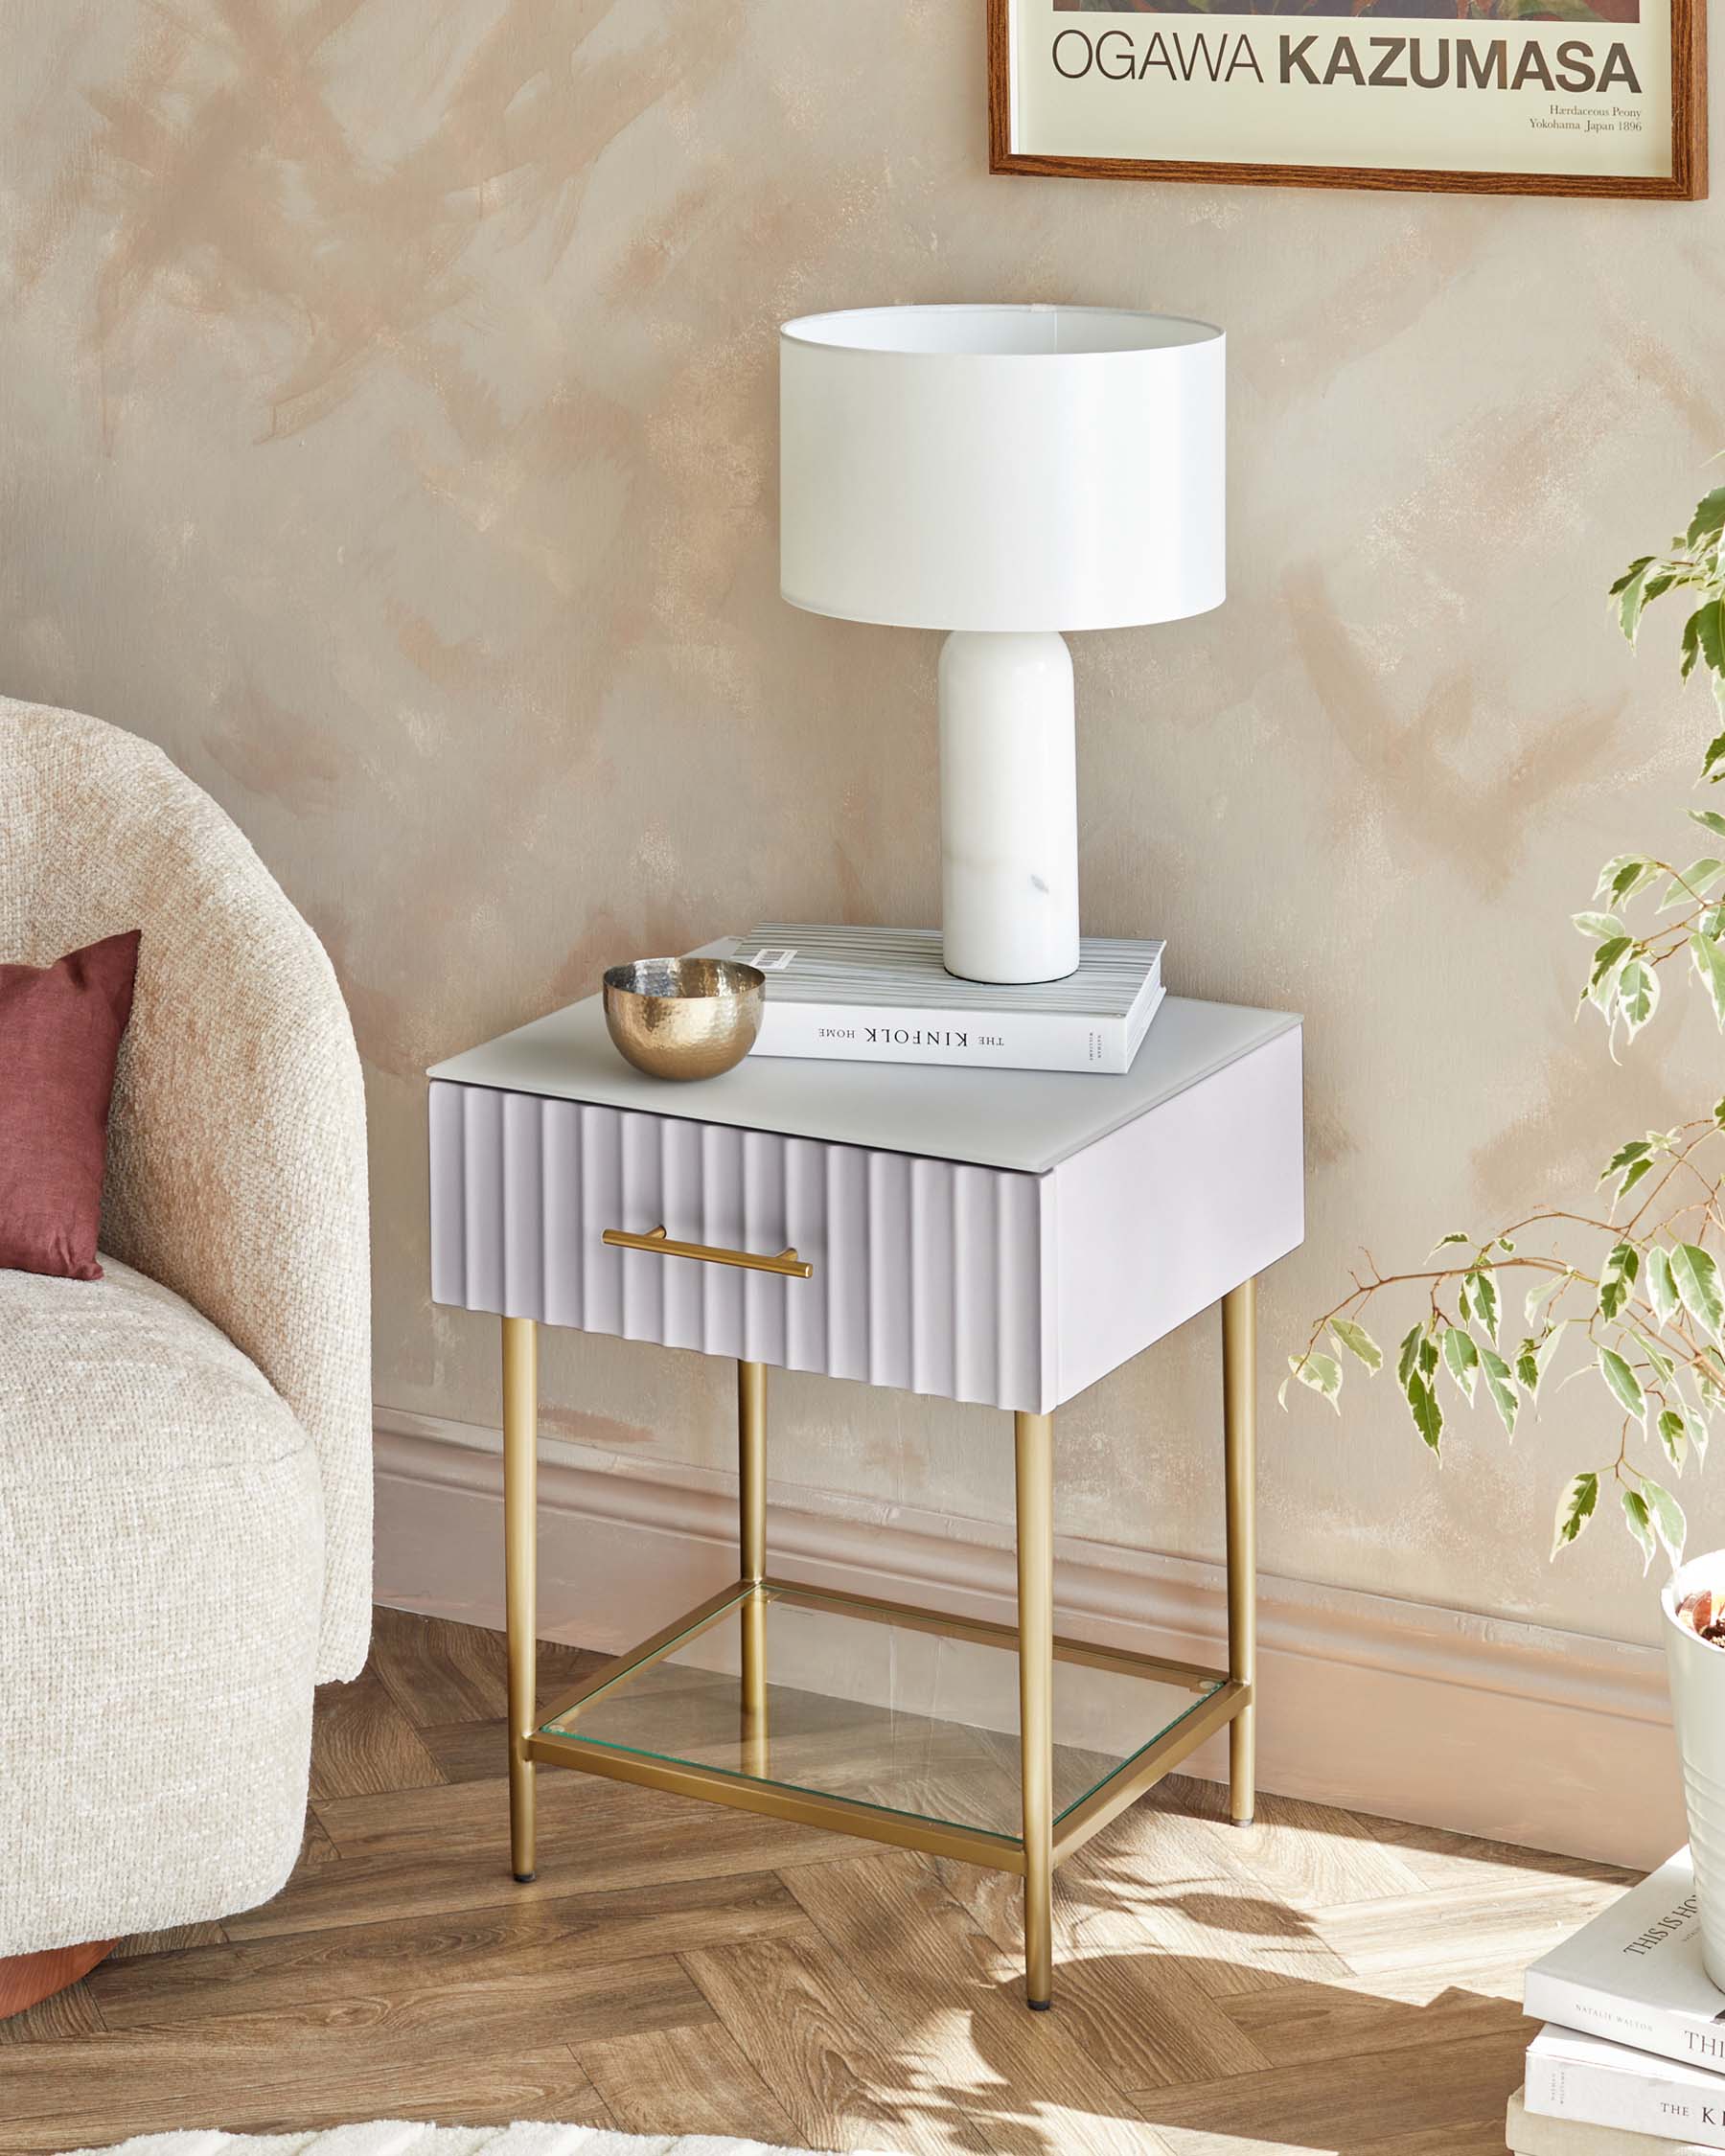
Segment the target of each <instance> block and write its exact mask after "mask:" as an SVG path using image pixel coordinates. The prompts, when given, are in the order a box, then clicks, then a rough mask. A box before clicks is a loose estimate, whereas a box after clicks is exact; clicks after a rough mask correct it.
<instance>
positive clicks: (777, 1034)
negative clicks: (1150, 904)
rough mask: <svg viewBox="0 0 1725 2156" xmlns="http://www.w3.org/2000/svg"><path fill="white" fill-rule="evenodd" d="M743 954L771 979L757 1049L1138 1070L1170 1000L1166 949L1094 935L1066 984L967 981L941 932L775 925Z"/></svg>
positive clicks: (832, 1056)
mask: <svg viewBox="0 0 1725 2156" xmlns="http://www.w3.org/2000/svg"><path fill="white" fill-rule="evenodd" d="M735 955H736V956H737V957H738V958H741V959H743V960H744V961H745V962H746V963H747V964H748V965H751V966H759V967H760V969H761V971H762V972H763V973H764V974H765V975H766V976H767V1004H766V1011H765V1013H764V1015H763V1017H762V1021H761V1030H760V1033H759V1035H758V1037H757V1038H756V1041H755V1044H754V1049H753V1053H754V1054H755V1055H757V1056H810V1057H817V1058H820V1059H823V1060H826V1061H831V1062H841V1063H932V1064H953V1065H961V1066H963V1067H967V1068H973V1069H976V1068H980V1069H997V1070H1084V1071H1095V1072H1100V1073H1106V1074H1111V1075H1114V1076H1116V1077H1117V1076H1121V1075H1123V1074H1124V1073H1125V1072H1126V1071H1128V1070H1130V1069H1131V1067H1132V1059H1133V1057H1134V1056H1136V1055H1137V1053H1138V1048H1139V1046H1140V1044H1142V1042H1143V1038H1144V1035H1145V1033H1146V1031H1147V1030H1148V1028H1149V1024H1150V1021H1151V1020H1152V1019H1153V1018H1154V1017H1155V1016H1156V1010H1157V1006H1158V1005H1159V1004H1160V1003H1161V999H1162V981H1161V956H1162V946H1161V944H1160V943H1155V942H1136V941H1130V940H1126V939H1123V938H1115V937H1110V936H1086V937H1084V938H1083V940H1082V941H1081V942H1080V944H1079V947H1078V970H1077V972H1076V973H1073V974H1069V975H1067V976H1066V978H1065V979H1064V980H1046V981H1029V982H1025V983H1023V984H1022V985H1000V984H997V983H994V982H989V981H977V980H960V979H958V978H957V977H956V975H953V974H949V973H948V972H947V970H946V968H945V966H944V965H943V964H942V963H941V942H940V931H939V929H852V928H823V927H819V926H816V925H813V924H809V923H796V922H780V921H768V922H763V923H761V924H760V925H759V926H758V927H756V928H753V929H750V930H749V932H748V933H747V935H746V936H739V937H738V938H737V939H736V945H735Z"/></svg>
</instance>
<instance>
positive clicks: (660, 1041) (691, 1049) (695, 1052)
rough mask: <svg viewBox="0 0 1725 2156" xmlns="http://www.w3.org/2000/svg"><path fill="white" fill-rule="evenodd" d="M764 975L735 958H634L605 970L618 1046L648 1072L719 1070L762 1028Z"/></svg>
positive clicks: (709, 1074) (696, 1074)
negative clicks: (606, 971) (627, 962)
mask: <svg viewBox="0 0 1725 2156" xmlns="http://www.w3.org/2000/svg"><path fill="white" fill-rule="evenodd" d="M766 993H767V976H766V975H765V974H763V973H762V972H761V971H760V969H759V968H758V967H755V966H744V965H740V964H739V963H738V962H737V960H736V959H734V958H632V959H631V960H630V962H629V964H628V965H626V966H613V967H611V969H610V970H609V973H608V974H607V975H606V976H605V1022H606V1024H607V1026H608V1027H609V1029H610V1037H611V1039H612V1040H613V1041H614V1042H615V1043H616V1044H617V1053H618V1054H619V1055H620V1056H622V1057H623V1059H624V1061H625V1062H627V1063H632V1064H633V1065H634V1067H635V1068H636V1069H637V1070H644V1071H646V1072H647V1074H648V1076H649V1077H652V1078H717V1077H718V1075H719V1073H720V1072H721V1071H722V1070H730V1069H732V1068H734V1067H735V1066H736V1065H738V1064H740V1063H741V1062H742V1061H743V1058H744V1057H745V1056H746V1055H747V1053H748V1051H749V1049H750V1048H752V1047H753V1046H754V1044H755V1035H756V1034H757V1033H759V1031H760V1030H761V1007H762V1004H763V1002H764V1001H765V999H766Z"/></svg>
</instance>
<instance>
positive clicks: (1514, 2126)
mask: <svg viewBox="0 0 1725 2156" xmlns="http://www.w3.org/2000/svg"><path fill="white" fill-rule="evenodd" d="M1507 2139H1508V2143H1509V2146H1510V2148H1511V2150H1512V2151H1513V2152H1514V2156H1711V2152H1710V2151H1708V2150H1705V2149H1704V2148H1703V2147H1702V2146H1701V2145H1700V2144H1699V2143H1697V2142H1692V2141H1665V2140H1662V2139H1661V2138H1660V2137H1659V2136H1658V2135H1655V2134H1632V2133H1627V2132H1625V2131H1624V2130H1623V2128H1622V2126H1589V2125H1586V2124H1584V2123H1583V2122H1582V2121H1580V2120H1579V2119H1536V2118H1535V2117H1534V2116H1533V2114H1532V2113H1531V2112H1530V2110H1529V2109H1528V2106H1527V2103H1526V2101H1525V2100H1524V2099H1523V2095H1522V2092H1521V2090H1520V2089H1517V2090H1516V2092H1515V2094H1514V2095H1513V2096H1512V2097H1511V2098H1510V2099H1509V2123H1508V2132H1507Z"/></svg>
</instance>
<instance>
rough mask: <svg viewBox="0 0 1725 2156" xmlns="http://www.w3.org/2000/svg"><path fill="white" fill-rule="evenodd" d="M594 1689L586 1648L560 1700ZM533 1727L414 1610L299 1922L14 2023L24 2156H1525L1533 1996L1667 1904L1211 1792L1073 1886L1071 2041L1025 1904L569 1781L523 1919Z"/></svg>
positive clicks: (495, 1668)
mask: <svg viewBox="0 0 1725 2156" xmlns="http://www.w3.org/2000/svg"><path fill="white" fill-rule="evenodd" d="M588 1665H589V1658H586V1657H582V1656H579V1655H577V1654H575V1653H574V1652H573V1650H571V1649H569V1648H566V1647H548V1648H547V1649H546V1650H545V1652H544V1657H543V1661H542V1663H541V1667H542V1671H543V1676H544V1681H545V1686H546V1689H547V1691H552V1690H557V1689H561V1688H566V1686H568V1684H569V1683H570V1682H571V1681H572V1675H573V1673H574V1672H575V1671H577V1670H578V1669H580V1668H583V1667H586V1666H588ZM503 1705H504V1676H503V1655H502V1642H501V1640H500V1639H499V1638H498V1636H497V1635H495V1634H494V1633H489V1632H481V1631H476V1630H474V1629H472V1628H471V1627H467V1626H462V1625H454V1624H449V1623H444V1622H440V1621H437V1620H433V1619H429V1618H424V1617H407V1616H403V1615H401V1614H400V1613H397V1612H395V1611H390V1610H380V1611H379V1612H378V1630H377V1638H376V1643H375V1646H374V1650H373V1654H372V1660H371V1664H370V1667H369V1668H368V1670H367V1672H366V1674H365V1675H364V1676H363V1677H362V1678H361V1679H360V1680H359V1682H358V1683H357V1684H356V1685H352V1686H336V1687H331V1688H330V1689H329V1690H328V1691H327V1692H326V1693H325V1694H324V1695H323V1696H322V1698H321V1700H320V1703H319V1712H318V1721H317V1737H316V1749H315V1756H314V1760H313V1765H312V1777H311V1816H310V1819H309V1820H308V1823H307V1830H306V1846H305V1851H304V1854H303V1856H302V1858H301V1861H300V1865H299V1869H298V1870H297V1871H296V1872H295V1874H294V1876H293V1878H292V1880H291V1881H290V1882H289V1883H288V1886H287V1887H286V1888H285V1889H284V1891H283V1892H281V1893H280V1894H279V1895H278V1896H277V1897H276V1899H275V1900H274V1901H272V1902H270V1903H268V1904H267V1905H266V1906H265V1907H264V1908H262V1909H254V1910H250V1911H247V1912H246V1913H245V1914H244V1915H239V1916H234V1917H230V1918H229V1919H228V1920H227V1921H226V1922H225V1923H223V1924H219V1925H216V1924H208V1925H200V1926H197V1927H196V1928H195V1929H194V1930H192V1931H189V1932H186V1933H179V1934H169V1935H163V1936H159V1937H156V1938H142V1939H133V1940H129V1941H127V1944H126V1945H125V1947H124V1948H123V1950H122V1952H121V1953H120V1954H119V1955H118V1956H116V1957H115V1958H114V1959H113V1960H112V1961H108V1962H105V1963H104V1964H103V1966H101V1967H100V1968H98V1969H97V1970H96V1971H95V1972H94V1973H93V1975H92V1976H91V1977H90V1978H89V1979H88V1980H87V1981H86V1982H85V1983H83V1984H80V1985H79V1986H78V1987H77V1988H76V1989H75V1990H72V1991H69V1992H66V1993H63V1994H62V1995H61V1996H60V1997H59V1998H58V1999H56V2000H52V2001H49V2002H48V2003H47V2004H45V2005H44V2006H43V2007H38V2008H36V2009H34V2012H33V2013H31V2014H27V2015H24V2016H21V2017H19V2018H18V2019H17V2020H14V2021H12V2022H7V2023H0V2149H3V2150H5V2151H7V2152H12V2151H17V2152H22V2151H27V2150H28V2151H41V2150H58V2149H64V2148H73V2147H87V2146H92V2145H102V2144H105V2143H109V2142H116V2141H120V2140H123V2139H124V2138H125V2137H127V2135H130V2134H137V2133H146V2132H160V2131H163V2130H166V2129H169V2128H172V2127H183V2126H188V2125H193V2124H198V2125H221V2126H225V2127H228V2128H230V2129H236V2130H238V2129H246V2130H251V2131H268V2130H276V2131H282V2130H288V2129H291V2128H294V2127H301V2128H303V2127H309V2126H314V2125H324V2124H331V2123H334V2122H340V2121H343V2120H350V2119H370V2118H377V2117H380V2116H389V2117H396V2118H401V2117H406V2118H425V2119H435V2120H438V2121H440V2122H444V2123H446V2124H449V2123H466V2124H486V2123H492V2122H502V2121H507V2120H509V2119H512V2118H540V2119H561V2120H576V2121H590V2122H595V2123H602V2124H610V2123H614V2124H616V2125H618V2126H622V2127H625V2128H629V2129H632V2130H634V2131H639V2132H660V2133H663V2132H673V2131H675V2132H684V2133H697V2132H712V2133H734V2134H739V2135H747V2136H752V2137H754V2138H757V2139H760V2140H764V2141H770V2142H786V2143H796V2144H801V2145H811V2146H814V2147H816V2148H832V2149H853V2148H873V2149H897V2150H906V2151H910V2150H916V2151H922V2150H930V2151H933V2150H956V2149H962V2150H975V2151H991V2152H992V2151H1014V2152H1017V2151H1023V2152H1025V2156H1043V2152H1048V2151H1056V2150H1062V2151H1064V2150H1079V2151H1088V2150H1092V2149H1094V2150H1098V2151H1115V2150H1120V2151H1125V2150H1136V2151H1160V2152H1162V2156H1269V2152H1272V2151H1275V2152H1280V2156H1290V2152H1296V2151H1298V2152H1306V2151H1323V2152H1346V2156H1368V2152H1369V2156H1488V2152H1489V2156H1498V2152H1500V2151H1502V2149H1503V2147H1504V2135H1503V2119H1504V2107H1505V2102H1506V2099H1507V2096H1508V2094H1509V2092H1510V2090H1511V2089H1512V2088H1514V2086H1515V2085H1516V2083H1517V2081H1518V2080H1519V2079H1520V2058H1521V2053H1522V2050H1523V2047H1524V2046H1525V2044H1526V2042H1527V2035H1528V2030H1527V2025H1526V2024H1525V2023H1524V2022H1523V2021H1522V2019H1521V2016H1520V2014H1519V2011H1518V2009H1517V2007H1516V2004H1515V2002H1516V1998H1517V1996H1518V1993H1519V1987H1520V1978H1521V1971H1522V1969H1523V1967H1524V1966H1525V1965H1526V1963H1527V1961H1529V1960H1530V1958H1531V1957H1532V1956H1533V1955H1535V1954H1537V1953H1539V1952H1541V1951H1542V1950H1543V1949H1544V1948H1545V1947H1546V1946H1547V1945H1549V1944H1550V1943H1551V1942H1552V1941H1553V1939H1555V1938H1558V1937H1559V1936H1560V1935H1561V1934H1562V1933H1564V1932H1565V1931H1568V1930H1570V1929H1572V1928H1573V1927H1574V1926H1576V1924H1578V1923H1580V1922H1581V1921H1582V1920H1583V1919H1584V1918H1585V1917H1586V1916H1587V1915H1590V1914H1591V1913H1592V1912H1593V1911H1594V1910H1596V1909H1597V1908H1599V1906H1600V1904H1601V1903H1603V1902H1604V1901H1606V1900H1608V1899H1609V1898H1610V1897H1611V1895H1612V1894H1613V1893H1614V1892H1617V1891H1618V1890H1619V1889H1620V1888H1621V1887H1622V1885H1623V1884H1625V1883H1626V1880H1627V1877H1628V1875H1627V1874H1624V1873H1617V1872H1613V1871H1611V1870H1609V1869H1606V1868H1604V1867H1601V1866H1597V1865H1583V1864H1579V1863H1576V1862H1573V1861H1570V1860H1568V1859H1565V1858H1560V1857H1548V1856H1541V1855H1538V1854H1536V1853H1534V1852H1532V1851H1530V1850H1526V1849H1513V1848H1506V1847H1501V1846H1495V1845H1491V1844H1486V1843H1481V1842H1470V1841H1465V1840H1462V1839H1461V1838H1459V1837H1457V1836H1454V1835H1446V1834H1439V1833H1435V1832H1432V1831H1429V1830H1427V1829H1424V1828H1418V1827H1409V1826H1402V1825H1398V1824H1396V1823H1393V1822H1391V1821H1387V1820H1374V1819H1362V1818H1357V1817H1355V1816H1353V1815H1351V1814H1349V1813H1346V1812H1340V1811H1333V1810H1329V1809H1326V1808H1324V1807H1322V1806H1319V1805H1315V1804H1304V1803H1297V1802H1293V1801H1291V1800H1276V1799H1275V1798H1269V1799H1266V1800H1264V1802H1263V1804H1262V1810H1261V1819H1260V1823H1259V1824H1257V1825H1256V1826H1254V1827H1252V1828H1249V1829H1247V1830H1245V1831H1243V1832H1242V1831H1240V1830H1238V1829H1236V1828H1233V1827H1230V1825H1228V1824H1227V1823H1226V1822H1225V1821H1223V1820H1222V1819H1221V1818H1219V1816H1218V1804H1217V1800H1218V1799H1219V1798H1220V1796H1221V1792H1220V1791H1219V1790H1217V1789H1216V1788H1215V1787H1214V1786H1213V1785H1210V1784H1207V1783H1203V1782H1197V1781H1191V1780H1184V1779H1178V1778H1177V1779H1174V1780H1171V1781H1169V1782H1168V1783H1165V1784H1163V1785H1162V1787H1161V1789H1159V1790H1157V1791H1155V1792H1153V1794H1152V1795H1151V1797H1149V1798H1148V1799H1146V1800H1144V1801H1143V1802H1141V1803H1140V1804H1138V1806H1137V1807H1136V1808H1135V1809H1134V1810H1133V1811H1132V1812H1130V1813H1128V1814H1127V1815H1126V1817H1125V1818H1124V1819H1122V1820H1121V1821H1120V1822H1118V1823H1116V1824H1115V1826H1114V1827H1112V1828H1111V1829H1110V1830H1109V1831H1108V1832H1107V1833H1105V1834H1103V1835H1102V1836H1100V1837H1099V1838H1098V1839H1097V1840H1096V1841H1095V1842H1094V1843H1092V1845H1091V1846H1089V1848H1087V1849H1086V1850H1085V1851H1084V1852H1083V1853H1082V1854H1081V1855H1080V1856H1079V1857H1078V1858H1077V1859H1076V1860H1075V1861H1074V1862H1073V1863H1072V1864H1071V1865H1069V1866H1068V1867H1067V1868H1066V1869H1064V1870H1062V1871H1061V1872H1060V1874H1059V1875H1058V1882H1057V1889H1056V1893H1057V1900H1056V1915H1057V1918H1058V1923H1059V1931H1058V1936H1057V1947H1058V1953H1059V1961H1058V1965H1057V1969H1056V1979H1055V1984H1056V1994H1055V1996H1056V2005H1055V2010H1054V2011H1053V2012H1052V2013H1051V2014H1046V2015H1043V2014H1038V2015H1033V2014H1030V2013H1028V2012H1026V2011H1025V2009H1024V2008H1023V2006H1022V2004H1021V2003H1020V1992H1019V1984H1020V1967H1019V1956H1018V1907H1017V1901H1018V1894H1017V1889H1016V1887H1015V1886H1014V1884H1013V1883H1012V1882H1011V1881H1009V1880H1007V1879H1005V1878H1004V1877H1002V1876H1001V1875H1000V1874H999V1873H992V1872H985V1871H976V1870H972V1869H968V1868H966V1867H963V1866H958V1865H951V1864H937V1863H933V1862H931V1861H929V1860H926V1859H923V1858H919V1857H916V1856H912V1855H902V1854H899V1853H897V1852H891V1851H885V1850H879V1849H877V1848H875V1847H874V1846H872V1845H870V1844H867V1843H859V1842H854V1841H846V1840H839V1839H837V1838H834V1837H830V1836H826V1835H820V1834H816V1833H813V1832H809V1831H806V1830H803V1829H800V1828H790V1827H785V1826H781V1825H777V1824H775V1823H772V1822H770V1821H767V1820H756V1819H753V1818H750V1817H749V1816H747V1814H745V1813H741V1812H730V1811H719V1810H715V1809H713V1808H711V1807H708V1806H704V1805H695V1804H691V1803H688V1802H685V1801H683V1800H676V1799H671V1798H664V1797H658V1796H655V1795H653V1794H650V1793H649V1792H646V1791H641V1790H634V1789H630V1788H627V1787H625V1786H623V1785H622V1784H619V1783H612V1782H603V1781H595V1780H591V1779H588V1778H586V1777H582V1776H577V1775H571V1774H565V1773H562V1772H556V1771H546V1770H541V1772H540V1871H539V1878H538V1880H537V1882H536V1883H535V1884H534V1885H532V1886H528V1887H518V1886H517V1885H516V1884H515V1883H514V1881H513V1880H512V1879H511V1878H510V1876H509V1866H508V1845H507V1834H506V1802H505V1786H504V1781H503V1778H502V1777H503V1771H504V1755H503V1741H504V1740H503V1723H502V1720H501V1716H502V1713H503ZM1361 1741H1362V1742H1368V1741H1369V1738H1368V1736H1362V1739H1361Z"/></svg>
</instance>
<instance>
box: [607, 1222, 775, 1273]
mask: <svg viewBox="0 0 1725 2156" xmlns="http://www.w3.org/2000/svg"><path fill="white" fill-rule="evenodd" d="M599 1240H600V1241H601V1242H602V1243H609V1244H610V1246H611V1247H612V1249H613V1250H656V1251H657V1252H658V1253H659V1255H660V1256H661V1257H692V1258H700V1259H701V1262H702V1263H703V1264H706V1265H740V1266H742V1267H743V1269H744V1270H745V1272H747V1273H780V1274H782V1275H783V1277H784V1278H786V1279H787V1280H810V1279H813V1278H814V1275H815V1268H814V1267H813V1266H812V1265H809V1264H806V1263H805V1262H804V1261H803V1260H802V1259H801V1258H799V1257H798V1256H797V1254H796V1252H795V1251H794V1250H781V1251H780V1252H779V1254H778V1255H777V1257H756V1256H755V1255H754V1254H753V1252H752V1251H749V1250H709V1249H708V1248H707V1246H706V1245H705V1244H704V1243H673V1242H672V1241H671V1239H670V1238H669V1236H668V1235H667V1234H666V1233H665V1230H664V1229H663V1228H662V1227H652V1228H649V1229H648V1231H647V1233H646V1234H645V1235H632V1234H630V1232H629V1230H628V1229H627V1228H623V1227H608V1228H607V1229H606V1231H605V1233H604V1234H603V1235H602V1236H600V1238H599Z"/></svg>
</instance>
